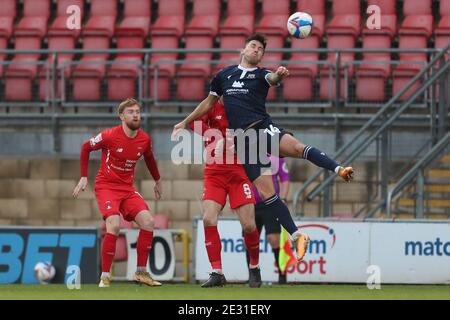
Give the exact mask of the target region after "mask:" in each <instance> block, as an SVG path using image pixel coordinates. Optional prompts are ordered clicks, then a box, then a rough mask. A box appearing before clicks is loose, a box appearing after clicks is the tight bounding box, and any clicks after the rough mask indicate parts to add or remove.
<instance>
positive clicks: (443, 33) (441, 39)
mask: <svg viewBox="0 0 450 320" xmlns="http://www.w3.org/2000/svg"><path fill="white" fill-rule="evenodd" d="M439 13H440V15H441V20H440V21H439V24H438V26H437V28H436V29H435V31H434V33H435V41H434V46H435V48H445V47H446V46H447V45H448V44H449V43H450V0H441V1H440V6H439ZM449 58H450V54H448V55H446V59H447V60H448V59H449Z"/></svg>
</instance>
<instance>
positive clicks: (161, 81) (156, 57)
mask: <svg viewBox="0 0 450 320" xmlns="http://www.w3.org/2000/svg"><path fill="white" fill-rule="evenodd" d="M152 48H153V49H176V48H178V38H177V36H176V35H168V36H164V35H163V36H160V35H153V33H152ZM176 59H177V54H176V53H155V54H152V55H151V57H150V67H151V69H150V72H151V73H150V93H149V96H150V97H152V98H154V97H155V96H156V97H157V100H163V101H167V100H169V99H170V80H171V79H172V77H173V76H174V75H175V70H176V65H175V64H174V63H172V61H173V60H176ZM159 61H168V62H169V63H161V64H159V63H158V64H157V62H159ZM155 66H158V72H157V75H156V76H157V79H158V81H156V84H157V92H154V86H155V81H154V77H155Z"/></svg>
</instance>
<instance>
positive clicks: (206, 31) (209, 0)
mask: <svg viewBox="0 0 450 320" xmlns="http://www.w3.org/2000/svg"><path fill="white" fill-rule="evenodd" d="M219 19H220V0H194V10H193V17H192V20H191V22H190V23H189V26H188V27H187V28H186V35H209V36H212V37H214V36H216V35H217V32H218V30H219Z"/></svg>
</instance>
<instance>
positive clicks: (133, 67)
mask: <svg viewBox="0 0 450 320" xmlns="http://www.w3.org/2000/svg"><path fill="white" fill-rule="evenodd" d="M149 21H150V20H149ZM121 31H122V30H118V31H116V37H117V38H116V39H117V48H118V49H142V48H143V47H144V37H143V36H142V35H139V34H129V33H128V31H124V34H122V33H121ZM143 56H144V54H142V53H120V54H118V55H117V57H116V58H115V59H114V62H115V63H114V64H113V65H112V66H111V68H110V69H109V71H108V74H107V83H108V91H107V97H108V100H115V101H121V100H125V99H126V98H127V97H135V96H138V94H137V92H136V82H137V81H136V80H137V78H138V75H139V69H140V67H141V65H142V58H143Z"/></svg>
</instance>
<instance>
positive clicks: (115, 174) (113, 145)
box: [73, 99, 161, 288]
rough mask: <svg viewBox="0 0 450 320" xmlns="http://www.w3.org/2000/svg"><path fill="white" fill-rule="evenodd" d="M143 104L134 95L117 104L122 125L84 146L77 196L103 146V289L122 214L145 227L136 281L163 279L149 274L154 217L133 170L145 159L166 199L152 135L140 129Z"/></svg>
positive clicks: (99, 185)
mask: <svg viewBox="0 0 450 320" xmlns="http://www.w3.org/2000/svg"><path fill="white" fill-rule="evenodd" d="M140 110H141V106H140V104H139V102H138V101H136V100H135V99H127V100H125V101H123V102H122V103H121V104H120V105H119V107H118V113H119V117H120V120H122V123H121V124H120V125H118V126H116V127H113V128H109V129H106V130H103V131H102V132H101V133H99V134H98V135H96V136H95V137H93V138H92V139H90V140H88V141H86V142H85V143H84V144H83V145H82V147H81V154H80V167H81V179H80V181H79V182H78V184H77V186H76V187H75V189H74V191H73V197H75V198H76V197H77V196H78V194H79V193H80V191H84V190H85V188H86V186H87V184H88V180H87V176H88V162H89V154H90V152H91V151H94V150H99V149H102V160H101V166H100V169H99V171H98V174H97V177H96V179H95V198H96V200H97V204H98V207H99V209H100V212H101V213H102V215H103V219H104V220H105V223H106V234H105V237H104V238H103V243H102V275H101V278H100V283H99V287H102V288H103V287H109V285H110V275H109V271H110V269H111V264H112V261H113V258H114V254H115V252H116V240H117V236H118V234H119V231H120V230H119V224H120V216H119V215H122V216H123V218H124V219H125V220H127V221H135V222H136V223H137V224H138V225H139V228H140V231H139V236H138V241H137V248H136V251H137V270H136V273H135V277H134V278H135V281H137V282H139V283H144V284H146V285H149V286H160V285H161V283H159V282H158V281H155V280H153V279H152V278H151V276H150V274H149V273H148V272H147V269H146V266H147V260H148V255H149V251H150V248H151V246H152V241H153V225H154V222H153V216H152V214H151V213H150V210H149V207H148V206H147V204H146V203H145V201H144V199H143V198H142V196H141V195H140V194H139V193H138V192H137V191H136V190H135V189H134V186H133V178H134V168H135V166H136V163H137V161H138V160H139V158H141V157H142V156H144V159H145V163H146V165H147V168H148V169H149V171H150V173H151V175H152V177H153V179H154V180H155V187H154V191H155V196H156V198H157V199H159V198H160V197H161V178H160V175H159V170H158V166H157V164H156V161H155V158H154V156H153V152H152V140H151V137H150V136H149V135H148V134H147V133H145V132H144V131H143V130H141V129H140V125H141V114H140Z"/></svg>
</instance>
